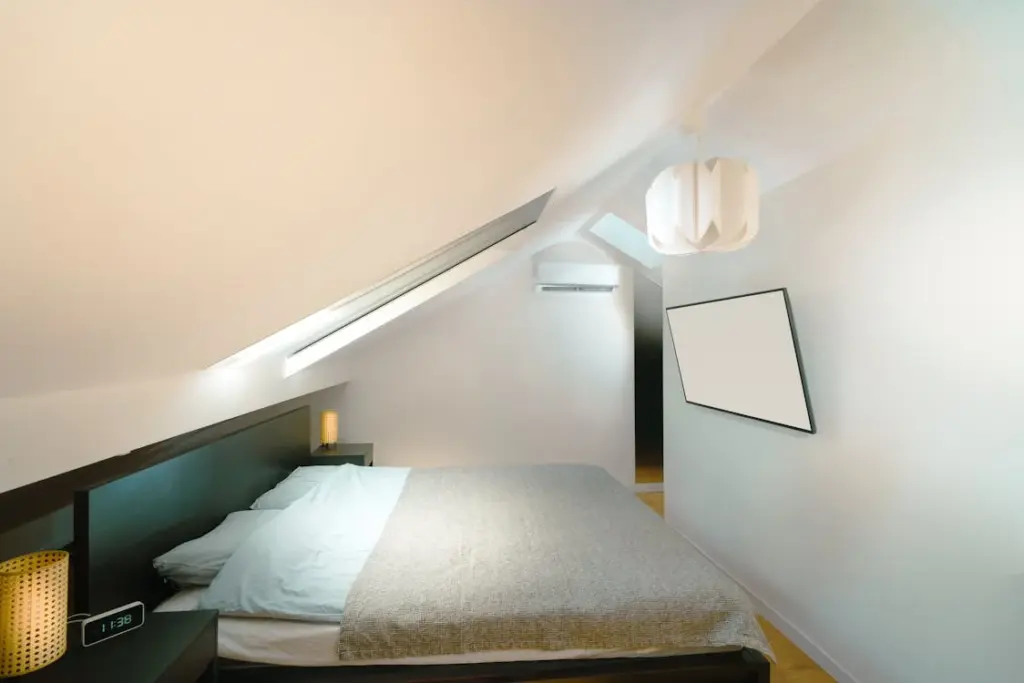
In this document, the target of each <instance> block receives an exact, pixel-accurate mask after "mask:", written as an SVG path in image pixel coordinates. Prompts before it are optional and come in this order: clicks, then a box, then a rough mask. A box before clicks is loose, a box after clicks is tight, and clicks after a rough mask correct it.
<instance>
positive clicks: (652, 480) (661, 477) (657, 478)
mask: <svg viewBox="0 0 1024 683" xmlns="http://www.w3.org/2000/svg"><path fill="white" fill-rule="evenodd" d="M663 481H665V473H664V470H662V468H661V465H646V464H644V463H639V462H638V463H637V464H636V483H638V484H660V483H662V482H663Z"/></svg>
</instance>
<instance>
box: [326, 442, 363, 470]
mask: <svg viewBox="0 0 1024 683" xmlns="http://www.w3.org/2000/svg"><path fill="white" fill-rule="evenodd" d="M312 457H313V464H314V465H364V466H366V467H372V466H373V444H372V443H339V444H335V445H334V446H333V447H331V448H327V447H326V446H320V448H318V449H316V450H315V451H313V453H312Z"/></svg>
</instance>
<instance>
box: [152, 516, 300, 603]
mask: <svg viewBox="0 0 1024 683" xmlns="http://www.w3.org/2000/svg"><path fill="white" fill-rule="evenodd" d="M279 513H280V510H243V511H242V512H232V513H231V514H230V515H228V516H227V517H226V518H225V519H224V521H223V522H221V523H220V524H218V525H217V527H216V528H214V529H213V531H211V532H210V533H208V534H206V535H204V536H200V537H199V538H195V539H192V540H191V541H186V542H185V543H182V544H181V545H179V546H178V547H176V548H174V549H173V550H169V551H168V552H166V553H164V554H163V555H161V556H160V557H158V558H156V559H155V560H153V566H154V567H156V571H157V573H158V574H160V576H162V577H164V578H166V579H169V580H171V581H173V582H174V583H176V584H178V585H179V586H209V585H210V582H212V581H213V578H214V577H215V576H217V573H218V572H220V570H221V567H223V566H224V563H225V562H227V561H228V558H229V557H231V556H232V555H233V554H234V553H235V550H237V549H238V546H240V545H242V542H243V541H245V539H247V538H249V536H250V535H251V534H252V532H254V531H255V530H256V529H258V528H260V527H261V526H263V525H264V524H266V523H268V522H269V521H270V520H272V519H273V518H274V517H276V516H277V515H278V514H279Z"/></svg>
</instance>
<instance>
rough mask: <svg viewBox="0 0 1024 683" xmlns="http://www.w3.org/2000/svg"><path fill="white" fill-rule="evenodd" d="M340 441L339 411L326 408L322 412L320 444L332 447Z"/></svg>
mask: <svg viewBox="0 0 1024 683" xmlns="http://www.w3.org/2000/svg"><path fill="white" fill-rule="evenodd" d="M337 443H338V413H337V411H335V410H325V411H323V412H322V413H320V445H321V446H325V447H327V448H331V447H333V446H335V445H337Z"/></svg>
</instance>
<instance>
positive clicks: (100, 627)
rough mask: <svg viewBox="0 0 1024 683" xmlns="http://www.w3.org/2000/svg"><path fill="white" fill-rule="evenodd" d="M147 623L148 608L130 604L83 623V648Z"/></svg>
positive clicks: (139, 603) (136, 603)
mask: <svg viewBox="0 0 1024 683" xmlns="http://www.w3.org/2000/svg"><path fill="white" fill-rule="evenodd" d="M144 623H146V607H145V606H144V605H143V604H142V603H141V602H130V603H128V604H127V605H121V606H120V607H115V608H114V609H112V610H110V611H109V612H104V613H103V614H97V615H96V616H94V617H89V618H88V619H85V620H83V621H82V647H89V646H90V645H95V644H96V643H102V642H103V641H104V640H109V639H110V638H115V637H117V636H119V635H121V634H123V633H128V631H132V630H134V629H137V628H138V627H140V626H142V625H143V624H144Z"/></svg>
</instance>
